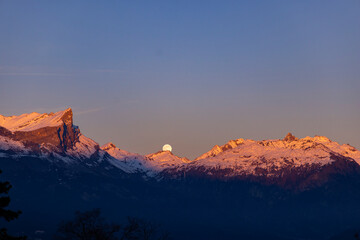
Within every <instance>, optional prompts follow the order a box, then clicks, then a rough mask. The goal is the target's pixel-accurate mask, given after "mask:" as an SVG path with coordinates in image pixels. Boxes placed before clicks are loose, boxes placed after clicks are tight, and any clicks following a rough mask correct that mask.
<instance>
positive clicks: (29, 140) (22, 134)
mask: <svg viewBox="0 0 360 240" xmlns="http://www.w3.org/2000/svg"><path fill="white" fill-rule="evenodd" d="M49 116H51V114H49ZM58 121H59V125H58V126H54V127H46V126H45V127H41V128H38V129H36V130H32V131H14V132H12V131H9V130H8V129H6V128H4V127H1V126H0V135H2V136H6V137H9V138H10V139H13V140H15V141H22V142H23V143H24V144H25V146H28V147H31V148H32V149H34V150H38V149H39V148H40V147H41V146H45V147H47V148H50V149H51V150H56V151H59V152H64V151H66V150H67V149H70V148H72V147H73V146H74V144H75V143H76V141H78V135H79V133H80V130H79V129H78V128H77V127H76V126H74V125H73V113H72V110H71V108H69V109H67V110H65V111H64V112H63V114H62V116H61V117H60V118H59V119H58Z"/></svg>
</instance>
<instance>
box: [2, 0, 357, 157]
mask: <svg viewBox="0 0 360 240" xmlns="http://www.w3.org/2000/svg"><path fill="white" fill-rule="evenodd" d="M359 90H360V1H358V0H353V1H351V0H349V1H343V0H339V1H303V0H301V1H287V0H286V1H256V0H255V1H254V0H251V1H220V0H219V1H209V0H206V1H194V0H191V1H185V0H184V1H168V0H167V1H133V0H129V1H88V0H86V1H29V0H26V1H25V0H24V1H16V0H9V1H2V0H0V114H2V115H18V114H22V113H27V112H33V111H37V112H55V111H59V110H63V109H65V108H67V107H72V108H73V111H74V121H75V124H76V125H79V126H80V129H81V131H82V133H84V134H85V135H86V136H88V137H90V138H92V139H94V140H95V141H97V142H99V143H100V144H104V143H106V142H108V141H112V142H113V143H114V144H115V145H117V146H118V147H119V148H121V149H125V150H128V151H132V152H138V153H141V154H147V153H152V152H155V151H158V150H160V149H161V147H162V145H163V144H165V143H169V144H171V145H172V146H173V152H174V153H175V154H177V155H179V156H185V157H188V158H191V159H192V158H195V157H196V156H198V155H200V154H202V153H204V152H206V151H208V150H209V149H210V148H211V147H212V146H213V145H215V144H218V145H221V144H224V143H225V142H227V141H228V140H230V139H236V138H251V139H255V140H262V139H269V138H270V139H276V138H283V137H284V136H285V135H286V133H287V132H292V133H293V134H294V135H296V136H298V137H305V136H314V135H325V136H327V137H329V138H330V139H332V140H335V141H338V142H339V143H350V144H351V145H353V146H355V147H357V148H359V147H360V127H359V123H360V94H359Z"/></svg>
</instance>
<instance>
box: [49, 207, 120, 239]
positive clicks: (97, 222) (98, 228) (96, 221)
mask: <svg viewBox="0 0 360 240" xmlns="http://www.w3.org/2000/svg"><path fill="white" fill-rule="evenodd" d="M100 215H101V214H100V210H99V209H94V210H91V211H87V212H76V213H75V219H74V220H73V221H68V222H62V223H61V224H60V225H59V228H58V231H57V234H56V235H55V239H58V240H70V239H74V240H75V239H79V240H113V239H117V238H116V237H115V234H116V233H117V232H119V231H120V229H121V227H120V225H117V224H110V223H107V222H106V220H105V219H104V218H102V217H101V216H100Z"/></svg>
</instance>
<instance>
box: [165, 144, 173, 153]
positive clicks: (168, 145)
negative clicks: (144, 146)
mask: <svg viewBox="0 0 360 240" xmlns="http://www.w3.org/2000/svg"><path fill="white" fill-rule="evenodd" d="M171 150H172V147H171V146H170V144H165V145H164V146H163V151H169V152H171Z"/></svg>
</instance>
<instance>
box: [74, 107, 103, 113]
mask: <svg viewBox="0 0 360 240" xmlns="http://www.w3.org/2000/svg"><path fill="white" fill-rule="evenodd" d="M100 110H102V108H92V109H87V110H83V111H77V112H76V113H75V114H76V115H84V114H88V113H93V112H98V111H100Z"/></svg>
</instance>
